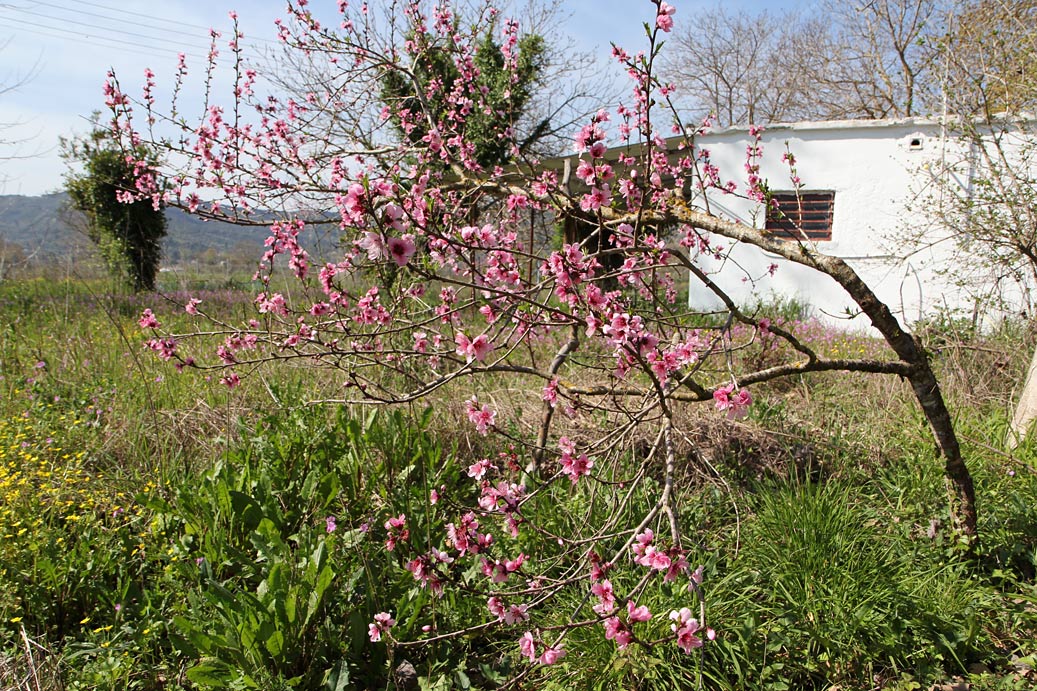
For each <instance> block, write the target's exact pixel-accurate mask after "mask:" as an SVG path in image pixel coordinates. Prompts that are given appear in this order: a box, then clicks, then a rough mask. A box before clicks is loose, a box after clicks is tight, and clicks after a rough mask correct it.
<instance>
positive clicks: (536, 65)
mask: <svg viewBox="0 0 1037 691" xmlns="http://www.w3.org/2000/svg"><path fill="white" fill-rule="evenodd" d="M455 21H456V20H455ZM495 28H496V27H495V26H494V25H493V24H491V25H490V26H489V27H487V29H486V31H485V34H484V35H483V39H482V41H481V42H480V43H479V44H478V47H477V48H476V51H475V58H474V60H473V65H472V67H474V68H475V70H476V71H477V76H476V77H475V79H474V80H473V81H472V82H468V81H465V80H462V79H461V73H460V68H459V66H458V65H457V64H455V63H454V61H453V57H452V56H451V55H450V54H449V53H448V52H446V51H444V50H442V49H435V50H429V51H426V52H424V53H423V55H422V61H421V62H420V63H416V64H414V65H413V66H412V67H411V74H409V75H408V76H407V77H404V76H403V75H402V74H401V73H400V72H398V71H389V72H386V74H385V78H384V80H383V82H382V91H381V101H382V103H383V104H384V106H385V107H386V108H388V110H389V112H390V116H389V118H390V120H391V122H392V124H393V127H394V128H395V129H396V131H397V134H398V136H399V137H400V138H401V139H402V140H403V141H409V142H410V143H411V144H412V145H416V144H419V143H421V142H422V141H423V140H424V139H425V138H426V137H428V136H430V131H431V129H432V128H431V127H430V125H429V123H439V122H444V121H448V120H451V119H453V118H452V114H451V111H452V110H453V109H455V108H464V107H465V105H466V103H468V102H469V101H470V94H469V93H468V92H467V89H470V88H472V87H473V86H474V87H475V88H477V89H478V90H480V91H481V92H482V94H483V99H484V103H485V106H484V107H483V108H482V109H479V110H473V112H472V113H471V114H470V115H469V116H468V117H467V118H466V120H465V127H464V131H463V132H459V133H458V134H459V135H461V136H463V137H464V138H465V139H466V140H467V141H468V142H469V143H471V145H472V146H473V147H474V152H473V155H474V158H475V161H476V162H477V163H478V164H479V165H480V166H481V167H483V168H492V167H493V166H497V165H504V164H505V163H508V162H509V161H510V160H511V159H512V156H513V151H512V150H511V147H512V143H511V142H510V141H509V140H507V139H504V138H502V137H500V136H499V132H500V129H501V127H502V126H511V127H514V126H515V125H516V124H517V122H518V120H519V119H520V118H521V117H522V116H523V114H524V113H525V111H526V108H527V106H528V104H529V101H530V98H531V96H532V95H533V89H534V87H535V86H536V84H537V83H538V81H539V79H540V77H541V73H542V71H543V69H544V62H545V57H546V50H545V45H544V39H543V38H542V37H540V36H537V35H533V34H526V35H524V36H522V37H517V36H516V39H517V41H516V43H515V45H514V46H513V47H511V49H510V50H511V51H513V52H512V53H511V54H510V55H508V56H505V54H504V53H502V52H501V46H500V44H499V43H498V42H497V41H496V40H495V38H494V33H495V31H494V30H495ZM508 59H511V60H514V61H515V65H514V67H513V68H512V69H509V68H508V67H507V66H506V65H505V62H506V60H508ZM421 92H423V93H421ZM420 99H426V107H425V108H422V107H421V104H420V103H419V102H418V101H419V100H420ZM403 113H420V114H421V115H422V120H419V121H416V122H406V121H404V120H403V118H402V117H401V115H402V114H403ZM549 127H550V122H549V121H547V120H544V121H541V122H539V123H536V124H535V125H534V127H533V129H532V131H531V132H529V133H528V134H527V135H526V138H525V140H524V141H522V142H521V143H520V144H519V147H518V151H520V152H521V151H523V150H528V149H529V147H530V146H531V145H532V144H534V143H535V142H536V141H537V140H538V139H540V138H541V137H542V136H543V134H544V132H546V131H547V130H548V128H549Z"/></svg>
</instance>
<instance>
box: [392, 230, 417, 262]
mask: <svg viewBox="0 0 1037 691" xmlns="http://www.w3.org/2000/svg"><path fill="white" fill-rule="evenodd" d="M388 245H389V256H390V257H392V260H393V261H394V262H396V265H397V266H406V265H407V262H409V261H410V258H411V257H412V256H414V250H415V247H414V236H413V235H411V234H410V233H408V234H406V235H404V236H402V237H398V238H389V243H388Z"/></svg>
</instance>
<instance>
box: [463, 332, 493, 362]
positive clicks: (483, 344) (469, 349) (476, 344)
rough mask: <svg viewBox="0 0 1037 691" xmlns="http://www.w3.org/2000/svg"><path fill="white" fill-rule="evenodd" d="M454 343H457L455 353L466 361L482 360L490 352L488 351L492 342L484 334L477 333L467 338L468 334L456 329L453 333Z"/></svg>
mask: <svg viewBox="0 0 1037 691" xmlns="http://www.w3.org/2000/svg"><path fill="white" fill-rule="evenodd" d="M454 343H456V344H457V350H456V352H457V354H458V355H460V356H462V357H464V358H465V359H466V360H467V361H468V362H471V361H472V360H477V361H479V362H482V361H483V360H485V359H486V356H487V355H489V354H490V351H492V350H493V344H492V343H490V339H489V338H488V337H487V336H486V334H479V335H478V336H476V337H475V338H473V339H471V340H469V338H468V336H466V335H465V334H464V333H463V332H461V331H458V332H457V334H455V335H454Z"/></svg>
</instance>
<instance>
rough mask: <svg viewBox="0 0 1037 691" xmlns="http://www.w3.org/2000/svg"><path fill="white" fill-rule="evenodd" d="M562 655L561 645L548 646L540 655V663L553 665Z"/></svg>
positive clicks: (563, 655)
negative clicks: (555, 646)
mask: <svg viewBox="0 0 1037 691" xmlns="http://www.w3.org/2000/svg"><path fill="white" fill-rule="evenodd" d="M563 657H565V649H564V648H562V647H561V646H558V647H557V648H548V649H546V650H545V651H544V652H543V654H542V655H541V656H540V664H542V665H553V664H554V663H556V662H558V661H559V660H560V659H562V658H563Z"/></svg>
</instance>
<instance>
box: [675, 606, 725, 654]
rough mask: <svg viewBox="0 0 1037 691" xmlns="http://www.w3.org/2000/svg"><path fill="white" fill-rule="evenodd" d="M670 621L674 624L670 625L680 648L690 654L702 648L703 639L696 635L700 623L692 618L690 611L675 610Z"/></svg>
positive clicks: (686, 609) (683, 608) (683, 609)
mask: <svg viewBox="0 0 1037 691" xmlns="http://www.w3.org/2000/svg"><path fill="white" fill-rule="evenodd" d="M670 619H672V620H673V622H674V623H672V624H670V630H671V631H673V632H674V633H675V634H676V635H677V647H678V648H680V649H681V650H683V651H684V652H686V653H690V652H691V651H692V650H693V649H694V648H701V647H702V639H701V638H699V637H698V636H696V635H695V634H696V633H697V632H698V630H699V622H698V620H697V619H695V618H694V617H692V616H691V610H690V609H688V608H687V607H681V609H680V610H679V611H678V610H673V611H672V612H670ZM714 636H715V634H714Z"/></svg>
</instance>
